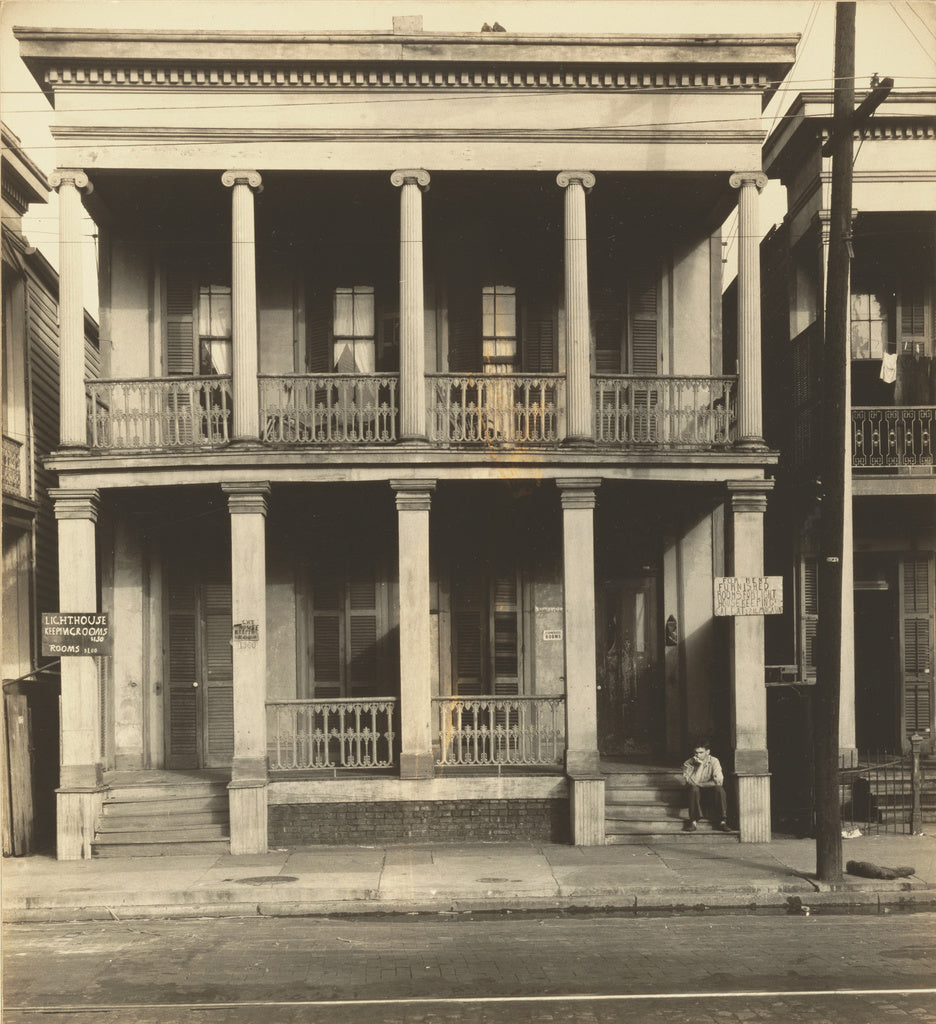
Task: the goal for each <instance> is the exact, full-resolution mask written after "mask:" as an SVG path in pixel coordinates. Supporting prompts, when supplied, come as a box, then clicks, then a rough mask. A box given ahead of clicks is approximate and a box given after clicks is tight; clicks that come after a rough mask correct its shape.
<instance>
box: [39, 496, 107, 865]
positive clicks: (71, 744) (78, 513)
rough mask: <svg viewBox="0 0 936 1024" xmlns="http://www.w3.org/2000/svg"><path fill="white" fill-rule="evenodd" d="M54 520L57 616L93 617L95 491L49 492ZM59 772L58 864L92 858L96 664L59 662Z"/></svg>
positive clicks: (81, 659)
mask: <svg viewBox="0 0 936 1024" xmlns="http://www.w3.org/2000/svg"><path fill="white" fill-rule="evenodd" d="M49 494H50V496H51V497H52V500H53V501H54V502H55V518H56V519H57V520H58V549H59V611H60V612H81V613H85V612H88V613H96V612H97V610H98V607H97V546H96V542H95V525H96V523H97V515H98V503H99V493H98V491H96V490H74V491H72V490H63V489H62V488H59V487H53V488H50V489H49ZM61 674H62V696H61V719H60V725H59V731H60V751H61V757H60V771H59V788H58V790H57V800H56V819H57V844H56V853H57V856H58V859H59V860H81V859H83V858H87V857H90V856H91V840H92V839H93V838H94V825H95V818H96V817H97V814H98V812H99V811H100V807H101V799H102V797H101V791H102V773H101V709H100V707H99V694H98V670H97V662H96V660H95V659H94V658H93V657H91V656H86V655H68V656H65V657H63V658H62V661H61Z"/></svg>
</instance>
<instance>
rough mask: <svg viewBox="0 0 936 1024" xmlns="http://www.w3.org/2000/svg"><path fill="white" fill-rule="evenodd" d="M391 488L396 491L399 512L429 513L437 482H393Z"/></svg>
mask: <svg viewBox="0 0 936 1024" xmlns="http://www.w3.org/2000/svg"><path fill="white" fill-rule="evenodd" d="M390 486H391V487H392V488H393V489H394V490H395V491H396V507H397V511H398V512H428V511H429V506H430V505H431V504H432V492H433V491H434V490H435V486H436V482H435V480H391V481H390Z"/></svg>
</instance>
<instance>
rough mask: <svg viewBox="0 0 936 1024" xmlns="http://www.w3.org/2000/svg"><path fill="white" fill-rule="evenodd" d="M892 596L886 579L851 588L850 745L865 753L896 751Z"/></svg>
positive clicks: (897, 658) (896, 670) (897, 670)
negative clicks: (852, 718)
mask: <svg viewBox="0 0 936 1024" xmlns="http://www.w3.org/2000/svg"><path fill="white" fill-rule="evenodd" d="M897 625H898V623H897V595H896V593H895V591H894V589H893V588H892V587H890V586H889V584H888V583H887V581H881V582H880V583H879V584H878V586H877V587H876V588H875V589H870V587H868V585H867V584H865V586H858V587H856V589H855V743H856V745H857V747H858V749H859V750H861V751H864V752H866V753H872V752H877V751H891V752H892V751H894V750H899V749H900V737H899V718H898V711H899V709H898V697H899V693H898V688H897V687H896V686H895V685H894V683H895V680H897V679H898V678H899V674H900V656H899V651H898V647H897Z"/></svg>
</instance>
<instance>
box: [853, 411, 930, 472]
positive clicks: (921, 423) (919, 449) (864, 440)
mask: <svg viewBox="0 0 936 1024" xmlns="http://www.w3.org/2000/svg"><path fill="white" fill-rule="evenodd" d="M934 433H936V406H922V405H919V406H906V405H905V406H893V407H891V408H888V407H881V408H877V407H873V406H853V407H852V466H853V467H854V468H855V469H867V468H876V467H903V466H907V467H909V466H932V465H934V459H933V448H934V443H933V435H934Z"/></svg>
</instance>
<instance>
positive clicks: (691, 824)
mask: <svg viewBox="0 0 936 1024" xmlns="http://www.w3.org/2000/svg"><path fill="white" fill-rule="evenodd" d="M686 831H687V832H697V831H698V826H697V825H696V823H695V822H694V821H690V822H689V824H688V825H687V826H686Z"/></svg>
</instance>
